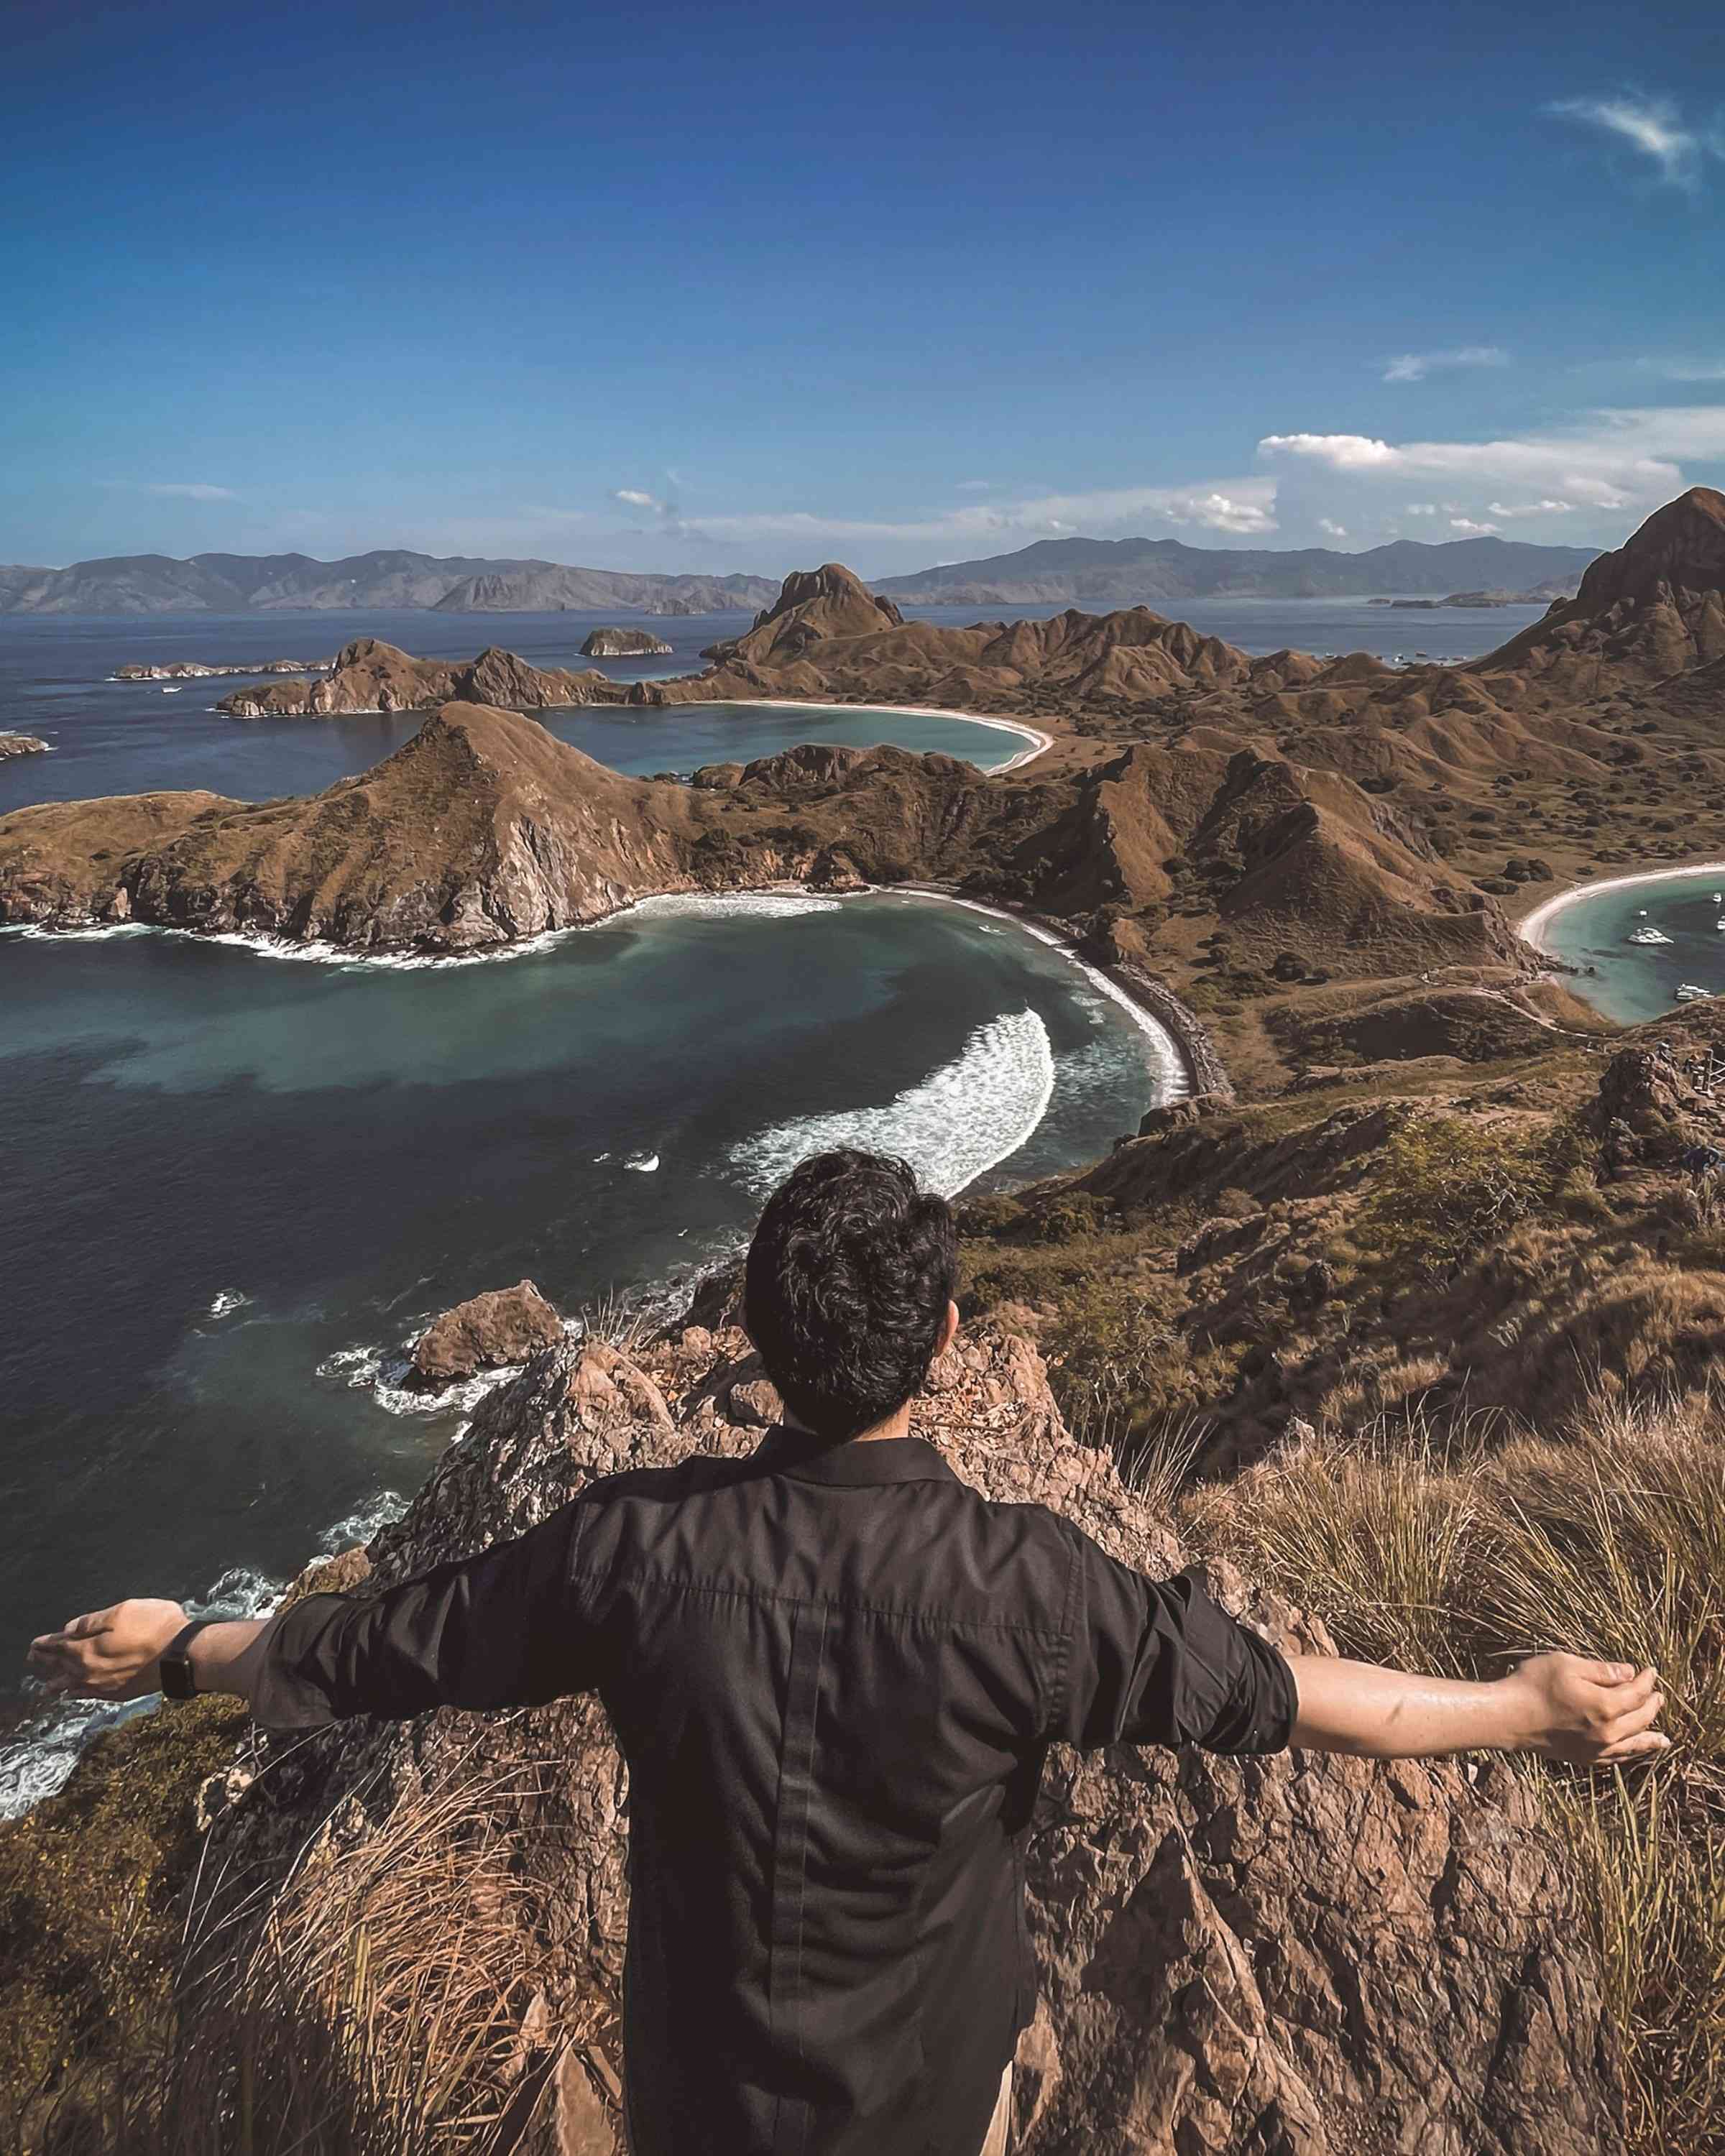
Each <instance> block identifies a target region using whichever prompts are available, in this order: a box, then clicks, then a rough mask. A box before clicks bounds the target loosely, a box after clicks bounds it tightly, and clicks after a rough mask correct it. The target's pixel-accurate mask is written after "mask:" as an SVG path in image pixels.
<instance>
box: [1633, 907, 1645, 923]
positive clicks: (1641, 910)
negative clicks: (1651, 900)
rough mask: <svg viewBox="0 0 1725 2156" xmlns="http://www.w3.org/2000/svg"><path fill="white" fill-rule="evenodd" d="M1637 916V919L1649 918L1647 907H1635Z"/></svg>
mask: <svg viewBox="0 0 1725 2156" xmlns="http://www.w3.org/2000/svg"><path fill="white" fill-rule="evenodd" d="M1635 918H1636V920H1637V921H1645V919H1646V918H1647V909H1646V907H1645V906H1637V907H1636V908H1635Z"/></svg>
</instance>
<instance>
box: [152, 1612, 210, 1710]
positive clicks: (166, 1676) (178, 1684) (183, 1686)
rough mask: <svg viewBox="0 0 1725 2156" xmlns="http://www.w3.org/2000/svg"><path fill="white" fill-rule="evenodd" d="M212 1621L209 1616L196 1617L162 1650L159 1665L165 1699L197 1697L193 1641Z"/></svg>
mask: <svg viewBox="0 0 1725 2156" xmlns="http://www.w3.org/2000/svg"><path fill="white" fill-rule="evenodd" d="M209 1622H210V1620H209V1619H208V1617H194V1618H193V1620H192V1622H191V1623H190V1624H189V1625H187V1627H186V1629H185V1630H184V1631H183V1632H177V1633H176V1634H175V1635H174V1636H173V1638H172V1640H170V1641H169V1643H168V1645H167V1646H166V1647H164V1648H163V1649H162V1660H161V1661H160V1663H159V1664H158V1665H157V1666H158V1667H159V1668H160V1670H161V1671H162V1697H163V1698H164V1699H196V1698H197V1697H198V1686H197V1685H196V1684H195V1683H194V1682H193V1677H192V1656H191V1653H190V1651H189V1650H190V1648H191V1645H192V1642H193V1640H195V1639H196V1638H197V1637H198V1634H199V1633H200V1632H201V1631H203V1628H204V1626H205V1625H208V1623H209Z"/></svg>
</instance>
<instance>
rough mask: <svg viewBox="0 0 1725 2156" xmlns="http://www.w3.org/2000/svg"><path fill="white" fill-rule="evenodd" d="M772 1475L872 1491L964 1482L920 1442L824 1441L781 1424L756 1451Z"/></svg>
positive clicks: (916, 1439) (885, 1439)
mask: <svg viewBox="0 0 1725 2156" xmlns="http://www.w3.org/2000/svg"><path fill="white" fill-rule="evenodd" d="M754 1456H755V1458H756V1459H757V1460H758V1461H759V1462H760V1464H761V1465H762V1467H764V1468H766V1469H767V1470H768V1472H769V1473H770V1474H773V1475H788V1476H790V1478H791V1480H792V1481H795V1482H834V1483H840V1484H844V1485H846V1486H866V1485H869V1484H872V1483H883V1482H956V1481H957V1480H958V1477H957V1476H956V1475H955V1474H954V1473H953V1472H952V1469H951V1468H950V1467H948V1466H947V1463H946V1461H945V1460H942V1458H941V1456H940V1455H939V1453H937V1451H936V1450H935V1449H934V1447H933V1446H932V1445H928V1444H926V1443H925V1442H924V1441H923V1440H922V1438H920V1437H875V1438H870V1440H869V1441H868V1443H867V1444H865V1445H859V1444H857V1443H856V1442H855V1440H840V1441H839V1442H838V1443H837V1444H834V1441H833V1440H832V1439H830V1438H826V1437H818V1436H817V1435H815V1434H814V1431H813V1430H793V1429H791V1428H790V1427H789V1426H788V1424H785V1423H782V1422H781V1423H775V1424H773V1428H772V1429H771V1430H768V1433H767V1435H765V1436H764V1437H763V1438H762V1440H761V1442H760V1444H759V1445H757V1447H756V1448H755V1455H754Z"/></svg>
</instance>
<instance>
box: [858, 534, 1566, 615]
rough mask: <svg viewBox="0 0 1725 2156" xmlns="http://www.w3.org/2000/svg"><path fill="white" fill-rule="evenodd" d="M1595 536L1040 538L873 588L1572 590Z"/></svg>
mask: <svg viewBox="0 0 1725 2156" xmlns="http://www.w3.org/2000/svg"><path fill="white" fill-rule="evenodd" d="M1598 551H1599V550H1598V549H1597V548H1596V547H1534V546H1530V545H1527V543H1525V542H1523V541H1522V540H1519V539H1492V538H1485V539H1450V540H1445V541H1444V542H1441V543H1440V544H1438V545H1431V544H1429V543H1427V542H1424V541H1421V540H1417V539H1398V540H1396V541H1395V542H1394V543H1393V544H1391V545H1389V546H1388V547H1368V548H1367V549H1366V550H1365V551H1364V552H1362V553H1358V554H1344V553H1341V552H1337V549H1336V548H1334V547H1298V548H1296V549H1293V550H1291V551H1286V550H1284V551H1278V550H1276V549H1275V548H1271V547H1189V546H1187V545H1186V544H1185V542H1184V541H1183V540H1179V539H1039V540H1037V541H1036V542H1035V543H1034V545H1033V546H1029V547H1019V550H1018V551H1017V552H1016V553H1013V554H994V555H990V556H988V557H987V558H986V559H984V560H982V561H976V562H947V563H946V564H944V565H943V566H942V567H939V568H933V569H919V570H917V571H916V572H915V574H914V575H911V576H908V577H882V578H880V580H879V581H878V582H877V583H876V584H875V590H876V591H877V592H880V593H882V594H883V595H884V596H885V597H886V598H891V599H895V600H896V601H897V602H898V603H900V604H901V605H904V606H1047V605H1059V606H1132V605H1136V604H1137V603H1141V602H1142V601H1145V600H1148V601H1151V602H1155V601H1157V600H1161V599H1194V598H1213V597H1216V596H1219V595H1222V594H1231V595H1234V596H1236V597H1239V598H1266V599H1320V598H1368V597H1371V596H1373V595H1375V594H1378V593H1386V594H1387V593H1394V594H1397V595H1399V596H1404V597H1407V598H1444V597H1445V596H1446V595H1447V594H1448V593H1451V592H1463V591H1517V592H1519V591H1529V590H1532V589H1534V588H1537V587H1539V586H1541V585H1547V584H1548V585H1551V586H1552V587H1553V588H1552V589H1551V590H1549V591H1542V592H1541V593H1540V596H1541V597H1542V598H1568V597H1569V596H1571V594H1573V593H1574V589H1575V587H1576V584H1577V583H1578V582H1579V578H1580V577H1581V573H1582V572H1583V570H1584V569H1585V568H1586V567H1587V565H1588V563H1589V562H1591V561H1592V560H1593V559H1594V555H1595V554H1596V553H1597V552H1598Z"/></svg>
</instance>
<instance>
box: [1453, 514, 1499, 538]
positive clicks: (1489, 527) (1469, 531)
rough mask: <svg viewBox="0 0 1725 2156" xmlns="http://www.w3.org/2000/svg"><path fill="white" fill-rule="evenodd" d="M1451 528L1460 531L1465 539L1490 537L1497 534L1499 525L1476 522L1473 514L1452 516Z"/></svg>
mask: <svg viewBox="0 0 1725 2156" xmlns="http://www.w3.org/2000/svg"><path fill="white" fill-rule="evenodd" d="M1450 530H1451V531H1459V532H1460V533H1461V536H1462V537H1463V538H1464V539H1490V538H1491V537H1493V536H1495V535H1496V533H1497V526H1496V525H1495V524H1476V522H1475V521H1474V520H1473V518H1472V517H1471V516H1452V517H1451V518H1450Z"/></svg>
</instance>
